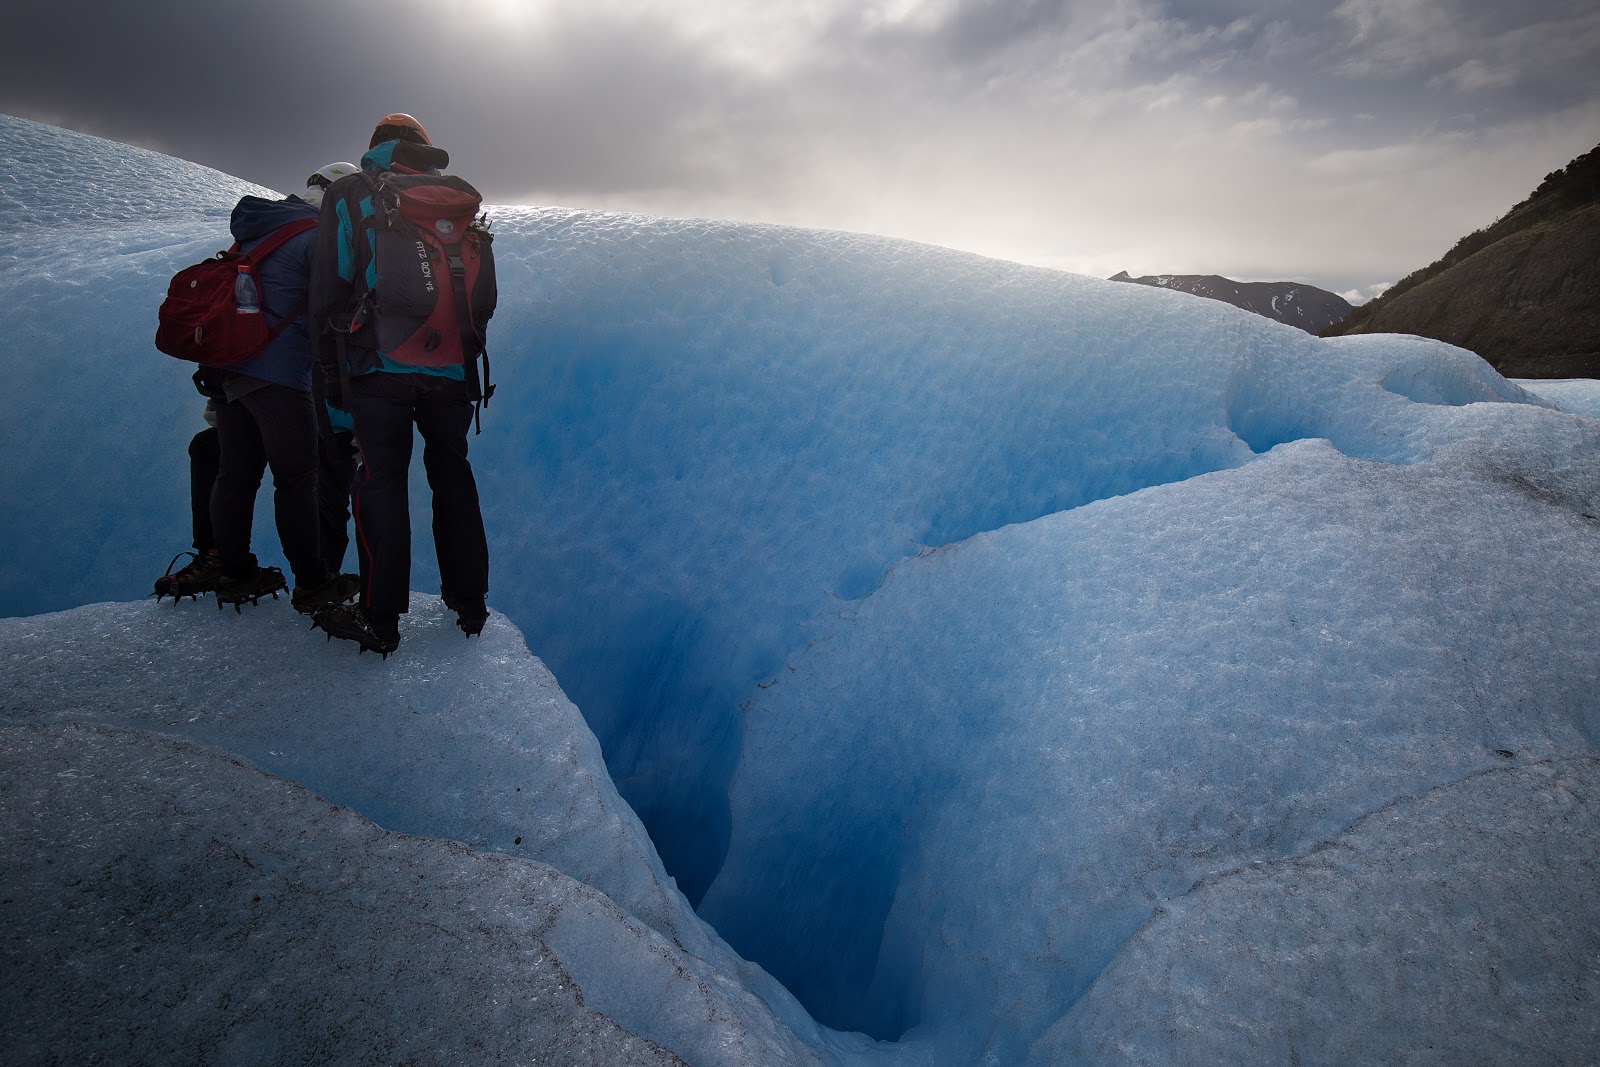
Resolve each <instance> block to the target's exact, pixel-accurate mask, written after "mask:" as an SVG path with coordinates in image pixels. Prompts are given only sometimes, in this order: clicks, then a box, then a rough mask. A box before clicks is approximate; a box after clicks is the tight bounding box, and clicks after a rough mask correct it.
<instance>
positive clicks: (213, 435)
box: [189, 426, 219, 553]
mask: <svg viewBox="0 0 1600 1067" xmlns="http://www.w3.org/2000/svg"><path fill="white" fill-rule="evenodd" d="M218 451H219V448H218V445H217V428H216V427H215V426H207V427H206V428H205V429H203V430H201V431H200V432H199V433H197V434H195V435H194V436H193V437H191V438H190V439H189V518H190V524H191V527H192V529H193V532H194V550H195V551H196V552H202V553H203V552H208V551H210V550H211V549H213V548H216V547H217V538H216V535H215V534H213V533H212V532H211V488H212V486H214V485H216V484H217V458H218V455H217V454H218Z"/></svg>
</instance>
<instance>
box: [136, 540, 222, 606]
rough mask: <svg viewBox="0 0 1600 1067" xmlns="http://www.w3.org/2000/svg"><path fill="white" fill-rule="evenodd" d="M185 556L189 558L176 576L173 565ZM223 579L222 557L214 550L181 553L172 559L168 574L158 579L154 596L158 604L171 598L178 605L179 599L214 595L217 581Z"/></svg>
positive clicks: (168, 566)
mask: <svg viewBox="0 0 1600 1067" xmlns="http://www.w3.org/2000/svg"><path fill="white" fill-rule="evenodd" d="M184 556H188V557H189V562H188V563H187V564H185V565H184V566H183V567H182V568H181V569H180V570H179V571H178V572H177V573H176V574H174V573H173V571H172V567H173V564H175V563H177V562H178V560H180V559H182V558H183V557H184ZM221 577H222V556H221V555H219V554H218V552H217V550H216V549H214V548H208V549H206V550H205V551H204V552H179V553H178V554H177V555H176V556H173V557H172V563H169V564H167V573H165V574H163V575H162V576H161V577H159V578H157V579H156V587H155V590H154V591H153V594H152V595H153V596H154V597H155V598H156V603H157V604H159V603H161V598H162V597H168V596H169V597H171V598H172V602H173V603H174V604H176V603H177V602H178V598H179V597H185V596H186V597H189V598H190V599H199V597H200V594H201V593H214V592H216V590H217V580H218V579H219V578H221Z"/></svg>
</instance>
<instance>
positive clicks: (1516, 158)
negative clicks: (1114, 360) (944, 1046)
mask: <svg viewBox="0 0 1600 1067" xmlns="http://www.w3.org/2000/svg"><path fill="white" fill-rule="evenodd" d="M263 11H264V12H266V13H264V14H263V13H260V12H263ZM62 27H66V28H65V29H63V28H62ZM6 31H7V32H6V34H5V36H4V38H3V39H0V111H6V112H10V113H12V114H20V115H23V116H25V117H29V118H37V119H42V120H44V121H48V122H56V123H59V124H61V125H66V126H71V127H74V128H78V129H82V130H86V131H87V132H91V133H98V134H101V135H104V136H108V137H111V138H114V139H118V140H124V141H131V142H134V143H139V144H144V145H147V146H149V147H153V148H157V149H159V150H162V151H166V152H170V153H172V154H174V155H178V156H181V157H184V158H187V159H192V160H195V161H197V162H201V163H205V164H207V165H210V166H214V167H217V168H218V169H221V170H224V171H228V172H230V173H234V174H238V175H240V176H243V177H246V178H250V179H253V180H256V181H259V182H262V183H263V184H266V185H269V186H272V187H275V188H278V189H281V190H284V191H292V190H295V189H297V188H298V186H299V184H300V181H301V180H302V179H303V177H304V176H305V174H307V173H308V172H309V171H310V169H312V168H313V167H315V166H317V165H319V164H321V163H325V162H328V161H329V160H332V159H337V158H343V159H352V160H353V159H354V158H355V157H357V156H358V155H359V154H360V153H361V151H362V150H363V149H364V148H365V146H366V138H367V135H368V134H369V132H370V130H371V126H372V123H373V121H374V119H376V118H377V117H378V116H380V115H383V114H384V113H386V112H389V111H409V112H411V113H413V114H415V115H417V116H418V117H419V118H420V119H421V120H422V121H423V122H424V124H426V125H427V127H428V128H429V130H430V132H432V133H433V135H434V137H435V139H436V140H437V141H438V142H439V143H440V144H441V145H442V146H443V147H445V148H447V149H449V150H450V151H451V153H452V155H453V157H454V163H455V169H456V170H458V171H459V172H460V173H462V174H464V175H466V176H468V177H470V178H471V179H472V180H473V182H474V183H475V184H477V185H478V186H479V187H480V188H481V189H483V191H484V192H485V193H486V194H487V195H488V196H489V198H490V199H491V200H496V201H500V202H507V201H525V202H540V201H542V202H558V203H564V204H569V205H572V206H600V207H613V208H625V209H631V210H639V211H645V212H652V213H658V214H704V215H714V216H718V217H728V218H745V219H761V220H770V221H778V222H794V223H800V224H805V225H820V226H830V227H837V228H843V229H864V230H871V231H873V232H880V233H888V234H893V235H897V236H908V237H914V238H917V239H921V240H929V241H933V242H935V243H945V244H953V245H956V246H958V247H966V248H972V249H975V250H979V251H985V252H989V253H991V254H997V255H1005V256H1009V257H1012V258H1018V259H1024V260H1029V261H1032V262H1045V263H1051V264H1053V265H1061V266H1067V267H1070V268H1071V269H1079V270H1086V271H1091V272H1096V273H1111V272H1112V271H1114V270H1117V269H1129V270H1132V271H1133V272H1134V273H1136V274H1138V273H1160V272H1194V273H1209V272H1211V271H1213V270H1215V271H1220V272H1222V273H1227V272H1228V271H1229V270H1230V269H1232V270H1234V271H1235V272H1236V273H1241V274H1251V275H1253V276H1257V277H1259V276H1261V275H1263V274H1266V275H1272V274H1292V273H1295V272H1297V271H1298V272H1300V273H1302V274H1303V273H1305V272H1307V271H1315V272H1318V273H1319V274H1320V275H1321V276H1323V277H1324V280H1325V281H1326V282H1327V284H1329V285H1330V286H1334V285H1337V286H1338V287H1340V288H1349V287H1353V286H1356V285H1360V286H1366V285H1370V284H1373V283H1376V282H1380V281H1392V280H1394V278H1395V277H1398V276H1399V275H1400V274H1403V273H1405V272H1406V271H1408V270H1410V269H1412V268H1414V267H1415V266H1418V265H1420V263H1424V262H1427V261H1428V260H1430V259H1432V258H1433V257H1434V256H1436V255H1437V254H1439V253H1440V252H1442V251H1443V250H1444V249H1445V248H1447V247H1449V245H1450V244H1451V243H1452V242H1453V241H1454V240H1455V238H1457V237H1459V236H1460V235H1461V234H1462V233H1464V232H1467V231H1468V230H1470V229H1472V228H1474V227H1477V226H1481V225H1483V224H1485V223H1486V222H1488V221H1491V219H1492V214H1493V212H1495V211H1498V210H1503V209H1504V207H1506V206H1508V205H1509V204H1510V203H1513V202H1515V200H1517V199H1520V198H1521V197H1522V196H1524V195H1526V193H1527V192H1528V191H1529V189H1531V188H1532V185H1534V184H1537V180H1538V178H1539V177H1540V176H1542V175H1543V174H1544V173H1545V172H1546V171H1548V170H1550V169H1553V168H1554V167H1556V166H1560V165H1562V164H1563V163H1565V162H1566V161H1567V160H1568V159H1570V158H1571V157H1572V156H1573V155H1576V154H1577V153H1578V152H1579V151H1582V150H1584V149H1587V148H1589V147H1592V146H1593V143H1594V140H1593V139H1590V140H1588V142H1587V143H1583V141H1584V139H1585V138H1588V137H1591V134H1593V136H1594V137H1600V10H1596V9H1595V7H1594V4H1593V0H1526V2H1519V3H1517V4H1507V3H1504V2H1502V0H1340V2H1336V3H1333V4H1328V3H1314V2H1311V0H1295V2H1285V0H1265V2H1257V3H1245V2H1242V0H807V2H805V3H785V2H783V0H769V2H767V3H763V4H750V3H748V2H747V0H678V2H676V3H673V2H668V0H661V2H657V3H651V4H641V3H638V2H636V0H522V2H520V3H513V2H511V0H453V2H451V3H445V4H441V3H438V2H437V0H432V2H426V3H425V2H422V0H385V2H383V3H378V2H375V0H344V2H339V3H327V2H318V3H312V2H311V0H282V2H280V3H279V4H277V5H274V6H272V7H271V8H266V7H264V6H257V7H246V6H244V5H242V4H239V3H233V2H223V0H208V2H201V0H150V2H147V3H143V4H124V5H110V4H105V5H102V4H99V3H95V4H87V3H84V2H82V0H65V2H63V3H55V4H51V5H49V6H48V7H45V6H41V5H30V6H29V7H28V8H25V9H23V10H20V11H18V12H16V13H14V14H11V15H8V16H7V24H6ZM1357 229H1359V230H1360V231H1361V232H1362V233H1363V235H1364V241H1363V243H1362V244H1361V245H1356V244H1355V243H1353V242H1352V241H1351V240H1350V239H1349V237H1348V235H1349V234H1350V233H1352V232H1354V231H1356V230H1357ZM1388 264H1392V266H1391V265H1388Z"/></svg>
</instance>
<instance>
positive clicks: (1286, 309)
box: [1111, 270, 1351, 333]
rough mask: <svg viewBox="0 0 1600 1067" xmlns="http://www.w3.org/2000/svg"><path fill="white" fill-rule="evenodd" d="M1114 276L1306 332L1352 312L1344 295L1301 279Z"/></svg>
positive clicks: (1327, 325)
mask: <svg viewBox="0 0 1600 1067" xmlns="http://www.w3.org/2000/svg"><path fill="white" fill-rule="evenodd" d="M1111 280H1112V281H1114V282H1133V283H1134V284H1136V285H1153V286H1156V287H1157V288H1160V289H1176V290H1177V291H1178V292H1180V293H1191V294H1193V295H1195V296H1204V297H1208V298H1210V299H1212V300H1221V301H1222V302H1223V303H1225V304H1232V305H1233V306H1234V307H1236V308H1243V309H1244V310H1246V311H1253V312H1255V313H1256V314H1257V315H1263V316H1265V317H1267V318H1269V319H1273V320H1275V321H1277V322H1282V323H1285V324H1287V325H1289V326H1297V327H1299V328H1300V329H1302V330H1304V331H1306V332H1307V333H1321V332H1322V331H1323V330H1325V329H1327V328H1328V327H1329V326H1331V325H1333V324H1334V323H1336V322H1338V321H1339V320H1341V319H1343V318H1344V317H1345V316H1346V315H1348V314H1350V309H1351V304H1350V302H1349V301H1348V300H1346V299H1345V298H1344V297H1342V296H1339V295H1338V294H1336V293H1330V292H1328V291H1327V290H1326V289H1318V288H1317V287H1316V286H1314V285H1302V284H1301V283H1299V282H1236V281H1234V280H1233V279H1232V278H1224V277H1222V276H1221V275H1217V274H1147V275H1144V276H1143V277H1140V278H1133V277H1129V275H1128V272H1127V271H1125V270H1124V271H1118V272H1117V273H1116V274H1113V275H1112V276H1111Z"/></svg>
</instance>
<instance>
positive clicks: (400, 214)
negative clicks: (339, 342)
mask: <svg viewBox="0 0 1600 1067" xmlns="http://www.w3.org/2000/svg"><path fill="white" fill-rule="evenodd" d="M364 176H365V177H366V179H367V182H368V184H369V185H370V186H371V188H372V197H373V204H372V206H373V212H372V214H371V215H370V216H368V217H367V218H366V219H365V220H364V223H365V224H366V225H368V226H370V227H371V229H370V231H369V233H370V234H371V244H370V248H371V254H372V260H373V262H372V267H373V270H372V271H371V272H370V273H367V275H366V276H367V277H370V278H372V279H373V282H372V287H371V289H370V291H368V292H367V293H366V294H364V295H363V296H362V298H361V301H360V304H359V306H358V307H357V309H356V312H355V314H354V315H353V316H352V317H351V322H350V329H351V332H352V333H353V332H355V331H356V330H359V329H361V328H362V327H363V326H365V327H367V328H370V329H372V330H374V331H375V335H376V338H375V339H376V342H377V347H378V350H379V351H381V352H382V353H383V354H384V355H385V356H387V357H389V358H390V359H391V360H394V361H395V362H397V363H404V364H408V365H410V366H414V367H450V366H458V365H459V366H463V367H465V368H466V372H467V383H468V389H469V393H468V395H469V396H471V398H472V399H473V400H476V401H487V400H488V399H489V397H490V396H491V395H492V394H493V393H494V386H493V385H491V384H490V383H489V355H488V353H487V351H485V348H484V331H485V330H486V329H487V327H488V323H489V318H490V316H492V315H493V314H494V309H495V304H496V303H497V301H498V299H499V292H498V290H497V288H496V284H495V272H494V248H493V242H494V235H493V234H491V233H490V232H489V226H488V221H487V219H486V218H485V217H482V216H480V215H479V214H478V209H479V208H480V207H482V206H483V198H482V197H481V196H479V195H478V191H477V190H476V189H474V188H473V187H472V186H471V185H469V184H468V183H467V182H465V181H463V180H462V179H460V178H457V177H453V176H451V175H444V174H399V173H396V172H394V171H385V172H383V173H382V174H380V175H377V176H374V175H371V174H367V175H364ZM360 243H361V242H359V241H358V242H357V244H358V245H359V244H360ZM359 276H360V274H358V277H359ZM480 359H481V360H482V361H483V375H482V379H481V381H480V379H479V375H478V361H479V360H480Z"/></svg>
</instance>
